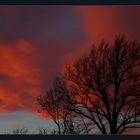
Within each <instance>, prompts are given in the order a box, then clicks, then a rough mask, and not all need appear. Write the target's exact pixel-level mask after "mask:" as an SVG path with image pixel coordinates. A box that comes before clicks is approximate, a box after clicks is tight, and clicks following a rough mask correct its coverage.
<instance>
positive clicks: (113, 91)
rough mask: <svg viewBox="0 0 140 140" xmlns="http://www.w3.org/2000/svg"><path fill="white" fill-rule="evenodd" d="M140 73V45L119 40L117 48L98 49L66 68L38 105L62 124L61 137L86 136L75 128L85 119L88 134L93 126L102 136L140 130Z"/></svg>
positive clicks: (107, 45) (103, 46) (60, 127)
mask: <svg viewBox="0 0 140 140" xmlns="http://www.w3.org/2000/svg"><path fill="white" fill-rule="evenodd" d="M139 71H140V46H139V45H138V44H137V42H136V41H130V40H126V39H125V37H124V36H117V37H116V38H115V40H114V43H113V45H109V44H108V43H106V42H105V41H102V42H101V43H100V45H99V46H97V47H96V46H95V45H93V46H92V48H91V50H90V52H89V54H87V55H84V56H82V57H81V58H79V59H78V60H76V61H75V62H74V63H73V64H72V65H69V66H67V67H66V70H65V74H64V75H63V76H62V77H59V78H57V79H56V80H55V81H54V85H53V87H52V88H51V89H50V90H49V91H48V92H47V94H46V95H45V96H40V97H39V98H38V102H39V104H40V105H41V108H42V109H43V110H46V111H47V113H48V114H49V115H50V116H51V117H52V119H53V120H54V122H55V123H56V124H57V126H58V133H59V134H68V133H70V134H80V133H81V132H83V130H81V129H79V130H78V129H76V128H78V126H79V125H80V126H81V123H79V122H78V121H76V120H79V119H80V118H81V117H82V119H81V120H82V121H83V122H84V123H83V124H84V132H83V133H89V131H90V126H91V125H94V126H96V127H97V128H98V130H99V131H100V132H101V133H102V134H121V133H123V132H124V131H126V130H127V129H128V128H139V127H140V72H139ZM73 115H75V116H76V117H74V116H73ZM88 122H90V124H91V125H87V124H88ZM66 123H67V124H66ZM91 129H92V128H91ZM92 132H93V131H92Z"/></svg>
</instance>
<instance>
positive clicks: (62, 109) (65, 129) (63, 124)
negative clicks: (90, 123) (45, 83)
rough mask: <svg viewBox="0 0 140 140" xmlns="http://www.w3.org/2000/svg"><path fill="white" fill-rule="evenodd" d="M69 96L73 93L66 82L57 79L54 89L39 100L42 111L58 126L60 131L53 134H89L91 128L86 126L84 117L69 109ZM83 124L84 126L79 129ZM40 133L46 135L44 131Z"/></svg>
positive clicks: (41, 130)
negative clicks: (67, 100)
mask: <svg viewBox="0 0 140 140" xmlns="http://www.w3.org/2000/svg"><path fill="white" fill-rule="evenodd" d="M67 96H68V97H69V96H71V92H70V91H69V89H68V88H67V85H66V81H65V80H64V79H63V78H62V77H57V78H56V79H55V80H54V83H53V86H52V88H50V89H49V90H48V91H47V93H46V94H45V95H42V96H39V97H38V98H37V101H38V103H39V105H40V107H41V110H42V111H45V112H46V113H48V114H49V116H50V117H51V118H52V120H53V121H54V123H55V124H56V125H57V128H58V131H54V133H53V134H80V133H82V134H83V133H87V132H89V131H90V130H91V127H87V126H86V123H85V120H84V119H83V117H82V116H80V117H79V115H78V116H76V114H75V113H73V112H72V111H71V110H69V109H67V107H68V106H69V105H70V104H69V103H67V102H66V100H65V99H66V98H67ZM71 97H72V96H71ZM81 123H82V124H83V125H82V126H80V127H78V125H80V124H81ZM39 131H40V134H43V133H44V129H40V130H39ZM45 132H46V129H45Z"/></svg>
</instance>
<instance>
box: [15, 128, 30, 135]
mask: <svg viewBox="0 0 140 140" xmlns="http://www.w3.org/2000/svg"><path fill="white" fill-rule="evenodd" d="M12 133H13V134H14V135H26V134H27V133H28V129H26V128H17V129H15V130H13V132H12Z"/></svg>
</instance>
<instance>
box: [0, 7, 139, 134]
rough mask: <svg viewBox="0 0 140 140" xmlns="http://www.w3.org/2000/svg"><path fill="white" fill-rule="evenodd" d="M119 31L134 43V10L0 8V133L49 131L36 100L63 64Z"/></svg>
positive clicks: (136, 27) (136, 14) (136, 21)
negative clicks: (41, 128) (15, 130)
mask: <svg viewBox="0 0 140 140" xmlns="http://www.w3.org/2000/svg"><path fill="white" fill-rule="evenodd" d="M119 33H123V34H125V35H126V37H127V38H129V39H136V40H137V41H138V42H140V6H47V5H46V6H45V5H44V6H37V5H36V6H0V106H1V107H0V133H5V132H10V131H12V130H13V129H15V128H18V127H26V128H29V130H31V131H36V130H37V129H38V128H39V127H46V128H49V129H52V128H54V127H55V126H54V124H53V123H52V121H51V120H46V119H44V118H42V117H41V116H40V115H38V113H37V110H38V105H37V102H36V98H37V97H38V96H39V95H41V94H44V93H45V92H46V90H47V89H48V88H49V87H50V85H51V82H52V80H53V79H54V77H55V76H57V75H59V73H61V72H62V71H63V69H64V67H65V65H66V64H69V63H70V62H71V61H72V60H74V59H76V58H77V57H78V56H80V55H81V54H84V53H86V52H88V51H89V49H90V47H91V45H92V44H93V43H95V44H99V42H100V41H101V40H102V39H105V40H107V41H111V40H113V39H114V36H115V35H116V34H119ZM133 133H136V132H133Z"/></svg>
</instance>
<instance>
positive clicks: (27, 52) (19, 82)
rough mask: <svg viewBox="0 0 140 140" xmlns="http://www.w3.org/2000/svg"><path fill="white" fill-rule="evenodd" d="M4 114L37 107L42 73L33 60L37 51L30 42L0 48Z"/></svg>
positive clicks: (1, 100)
mask: <svg viewBox="0 0 140 140" xmlns="http://www.w3.org/2000/svg"><path fill="white" fill-rule="evenodd" d="M0 50H1V51H0V105H1V108H0V112H7V111H13V110H20V109H29V110H30V109H31V110H32V109H33V108H35V107H36V103H35V101H36V100H35V98H36V97H37V96H38V95H39V94H41V92H43V91H42V89H41V86H40V85H39V84H40V83H41V82H42V80H43V74H41V69H39V67H38V65H37V64H35V63H34V61H33V60H32V56H33V54H36V53H37V49H36V48H35V46H33V45H32V44H31V43H30V42H28V41H26V40H18V41H17V42H15V43H12V44H8V43H1V44H0Z"/></svg>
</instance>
